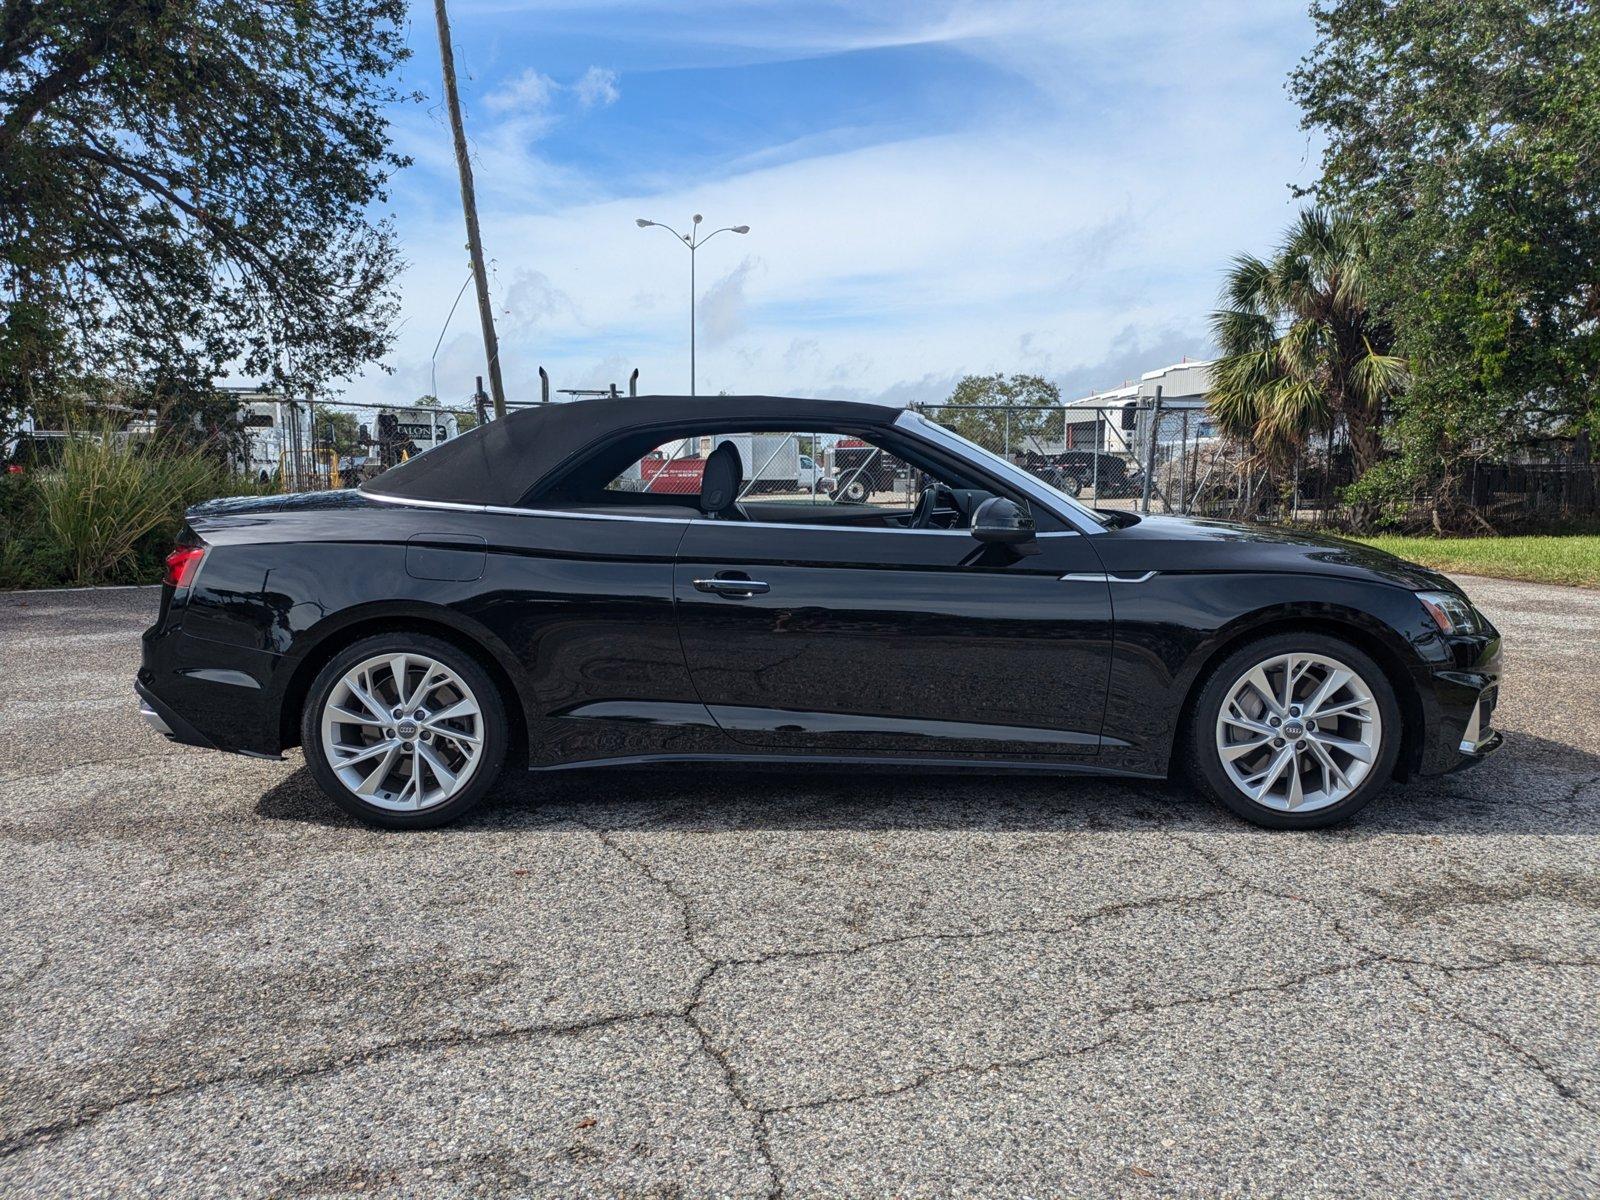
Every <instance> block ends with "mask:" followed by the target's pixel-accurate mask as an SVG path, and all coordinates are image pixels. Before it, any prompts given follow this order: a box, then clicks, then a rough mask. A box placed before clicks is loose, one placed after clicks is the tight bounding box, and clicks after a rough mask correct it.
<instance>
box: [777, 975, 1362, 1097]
mask: <svg viewBox="0 0 1600 1200" xmlns="http://www.w3.org/2000/svg"><path fill="white" fill-rule="evenodd" d="M1378 961H1379V960H1378V959H1377V958H1376V957H1373V958H1367V959H1362V960H1360V961H1358V962H1353V963H1340V964H1338V965H1336V966H1329V967H1323V968H1320V969H1318V970H1316V971H1308V972H1306V973H1304V974H1301V975H1296V976H1295V977H1294V978H1292V979H1285V980H1281V981H1279V982H1278V983H1272V984H1261V985H1258V986H1249V987H1238V988H1229V989H1227V990H1226V991H1222V992H1215V993H1209V994H1207V995H1204V996H1191V997H1184V998H1182V999H1179V1000H1171V1001H1167V1002H1164V1003H1156V1002H1152V1003H1148V1004H1130V1005H1127V1006H1124V1007H1120V1008H1109V1009H1103V1010H1102V1011H1101V1015H1100V1017H1099V1018H1098V1020H1097V1021H1096V1025H1097V1027H1099V1028H1102V1029H1103V1028H1105V1027H1106V1026H1108V1025H1111V1024H1112V1023H1113V1022H1115V1021H1116V1020H1117V1019H1118V1018H1121V1017H1127V1016H1139V1015H1144V1014H1147V1013H1155V1012H1162V1011H1165V1010H1167V1009H1173V1008H1185V1007H1194V1006H1202V1005H1207V1004H1220V1003H1224V1002H1226V1001H1229V1000H1236V999H1239V998H1241V997H1244V996H1249V995H1257V994H1262V993H1270V992H1285V991H1291V990H1293V989H1295V988H1298V987H1304V986H1305V985H1306V984H1308V983H1314V982H1316V981H1317V980H1319V979H1326V978H1328V977H1330V976H1333V975H1340V974H1344V973H1347V972H1351V971H1360V970H1364V969H1365V968H1367V967H1370V966H1372V965H1373V964H1374V963H1375V962H1378ZM1123 1037H1124V1033H1123V1032H1122V1031H1120V1030H1115V1029H1113V1030H1111V1031H1110V1032H1107V1033H1106V1034H1105V1035H1104V1036H1103V1037H1099V1038H1096V1039H1095V1040H1093V1041H1091V1042H1088V1043H1086V1044H1084V1045H1081V1046H1058V1047H1054V1048H1051V1049H1046V1050H1040V1051H1037V1052H1035V1053H1032V1054H1026V1055H1020V1056H1018V1057H1015V1058H1006V1059H997V1060H994V1061H992V1062H985V1063H957V1064H955V1065H953V1066H949V1067H937V1068H934V1069H931V1070H927V1071H923V1072H920V1073H919V1074H917V1075H916V1076H914V1077H913V1078H912V1079H910V1080H908V1081H907V1082H905V1083H900V1084H895V1085H893V1086H891V1087H884V1088H873V1089H869V1090H867V1091H862V1092H852V1093H849V1094H846V1095H842V1096H823V1097H819V1098H817V1099H814V1100H799V1101H795V1102H794V1103H792V1104H779V1105H769V1106H766V1107H764V1108H762V1109H760V1111H761V1112H763V1113H765V1114H767V1115H768V1116H778V1115H786V1114H789V1113H794V1112H803V1111H806V1110H809V1109H817V1108H827V1107H830V1106H833V1105H840V1104H856V1103H860V1102H861V1101H863V1100H882V1099H888V1098H891V1097H895V1096H903V1095H905V1094H906V1093H908V1092H914V1091H916V1090H917V1089H918V1088H922V1087H926V1086H927V1085H928V1084H930V1083H934V1082H936V1081H938V1080H941V1079H947V1078H950V1077H951V1076H956V1075H973V1076H983V1075H989V1074H993V1073H996V1072H1000V1071H1018V1070H1025V1069H1027V1068H1028V1067H1033V1066H1037V1065H1038V1064H1040V1063H1043V1062H1050V1061H1053V1060H1057V1059H1070V1058H1077V1057H1080V1056H1082V1055H1085V1054H1089V1053H1092V1052H1093V1051H1096V1050H1099V1049H1102V1048H1104V1047H1106V1046H1109V1045H1111V1044H1112V1043H1114V1042H1117V1041H1119V1040H1121V1039H1122V1038H1123Z"/></svg>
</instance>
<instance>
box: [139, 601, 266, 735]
mask: <svg viewBox="0 0 1600 1200" xmlns="http://www.w3.org/2000/svg"><path fill="white" fill-rule="evenodd" d="M283 666H284V661H283V659H282V656H280V655H275V654H268V653H265V652H263V651H259V650H248V649H245V648H243V647H239V646H229V645H227V644H225V643H221V642H216V641H212V640H211V639H209V638H196V637H191V636H189V635H187V634H185V633H184V632H183V631H182V630H181V629H160V628H159V627H157V628H155V629H152V630H150V631H149V632H147V633H146V634H145V635H144V659H143V662H142V663H141V665H140V667H139V673H138V675H137V677H136V678H135V681H134V685H133V688H134V691H135V693H137V695H138V697H139V711H140V715H141V716H143V717H144V720H145V723H146V724H147V725H149V726H150V727H151V728H152V729H154V730H155V731H156V732H157V733H159V734H161V735H162V736H163V737H166V738H169V739H170V740H172V741H174V742H178V743H180V744H182V745H185V746H204V747H206V748H208V749H212V750H226V751H230V752H232V753H235V754H248V755H251V756H252V757H257V758H278V757H280V756H281V754H282V752H283V738H282V735H281V730H280V724H279V699H278V697H279V693H280V691H281V688H282V685H283V679H282V677H281V671H282V668H283Z"/></svg>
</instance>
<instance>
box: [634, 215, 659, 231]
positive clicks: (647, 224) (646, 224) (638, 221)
mask: <svg viewBox="0 0 1600 1200" xmlns="http://www.w3.org/2000/svg"><path fill="white" fill-rule="evenodd" d="M633 223H634V224H635V225H637V226H638V227H639V228H640V229H649V228H650V226H652V225H654V224H655V222H654V221H646V220H645V219H644V218H643V217H637V218H635V219H634V222H633Z"/></svg>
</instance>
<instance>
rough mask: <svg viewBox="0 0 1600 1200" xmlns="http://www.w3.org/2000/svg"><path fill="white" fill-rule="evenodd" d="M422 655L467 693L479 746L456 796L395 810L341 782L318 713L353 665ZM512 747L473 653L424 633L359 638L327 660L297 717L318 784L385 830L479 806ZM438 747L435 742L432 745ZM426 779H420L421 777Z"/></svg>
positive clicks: (444, 821)
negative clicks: (448, 673)
mask: <svg viewBox="0 0 1600 1200" xmlns="http://www.w3.org/2000/svg"><path fill="white" fill-rule="evenodd" d="M401 653H404V654H415V655H419V656H422V655H425V656H427V657H428V658H431V659H434V660H436V661H437V662H439V663H440V664H442V665H444V666H446V667H448V668H449V669H450V670H451V671H453V672H455V673H456V674H457V675H458V676H460V678H461V680H462V682H464V683H465V684H466V685H467V687H468V688H470V689H471V692H472V696H473V699H475V700H476V702H477V706H478V710H479V717H480V722H481V727H480V731H479V732H480V734H481V737H482V743H483V744H482V747H481V749H480V751H479V758H478V761H477V766H476V767H475V768H474V774H473V776H472V778H471V779H469V780H468V781H467V783H466V785H465V786H464V787H462V789H461V790H460V791H459V792H457V793H456V794H455V795H452V796H450V797H449V798H448V799H446V800H444V801H442V802H440V803H439V804H437V805H435V806H433V807H431V808H423V809H418V810H414V811H397V810H394V809H389V808H384V807H382V806H381V805H378V804H373V803H369V802H368V801H366V800H363V799H362V798H361V797H359V796H357V795H356V794H355V793H354V792H352V791H351V790H350V789H349V788H348V787H346V786H345V784H344V783H343V782H342V781H341V780H340V779H339V776H338V775H337V774H336V773H335V772H334V769H333V766H332V765H331V764H330V763H329V761H328V757H327V753H326V751H325V749H324V747H323V744H322V713H323V709H324V707H325V706H326V705H327V703H328V697H329V695H330V693H331V692H332V691H333V689H334V687H335V686H336V685H337V684H338V683H339V681H340V679H341V678H343V676H344V675H345V673H346V672H347V671H349V670H350V669H351V668H352V667H355V666H356V665H357V664H359V663H361V662H363V661H365V660H366V659H369V658H375V657H378V656H381V655H388V654H401ZM509 743H510V726H509V724H508V722H507V720H506V708H505V699H504V697H502V696H501V694H500V689H499V687H497V686H496V685H495V682H494V680H493V679H492V678H491V677H490V676H489V673H488V672H487V671H486V670H484V669H483V666H482V665H481V664H480V663H479V662H478V660H477V659H476V658H474V657H473V656H472V655H471V654H468V653H467V652H466V651H464V650H462V649H461V648H460V647H459V646H456V645H454V644H453V643H451V642H447V641H444V640H443V639H442V638H437V637H432V636H430V635H428V634H424V633H406V632H399V631H397V632H395V633H380V634H375V635H373V636H371V637H365V638H362V639H361V640H360V641H357V642H354V643H352V644H351V645H349V646H347V647H345V649H343V650H341V651H340V652H339V653H338V654H336V655H334V656H333V658H332V659H330V660H329V661H328V663H327V665H325V666H324V667H323V668H322V670H321V671H319V672H318V673H317V677H316V679H315V680H314V681H313V682H312V684H311V689H310V691H309V692H308V693H307V694H306V704H305V708H304V710H303V711H302V712H301V714H300V745H301V747H302V749H303V750H304V751H305V756H306V765H307V766H308V767H309V768H310V769H311V775H312V778H314V779H315V780H316V781H317V786H318V787H320V788H321V789H322V790H323V792H324V793H325V794H326V795H327V796H328V798H329V799H330V800H332V801H333V802H334V803H335V804H337V805H338V806H339V807H340V808H342V809H343V810H344V811H345V812H347V813H349V814H350V815H351V816H354V817H359V818H360V819H361V820H363V821H365V822H367V823H368V824H371V825H378V826H381V827H383V828H385V829H433V828H436V827H438V826H440V825H448V824H449V823H450V822H452V821H457V820H459V819H461V818H462V817H464V816H466V815H467V814H468V813H469V812H471V811H472V810H473V809H475V808H477V807H478V805H479V804H481V803H482V802H483V798H484V797H485V796H486V795H487V794H488V792H489V789H490V788H492V787H493V786H494V784H495V780H496V779H497V778H498V777H499V774H500V768H501V767H502V766H503V765H504V764H505V758H506V747H507V746H508V744H509ZM436 746H437V743H436ZM425 778H426V776H424V779H425Z"/></svg>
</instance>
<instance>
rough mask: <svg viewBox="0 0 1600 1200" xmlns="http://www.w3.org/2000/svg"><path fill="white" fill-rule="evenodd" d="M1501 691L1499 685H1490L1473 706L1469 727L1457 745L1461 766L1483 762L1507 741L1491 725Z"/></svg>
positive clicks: (1468, 722)
mask: <svg viewBox="0 0 1600 1200" xmlns="http://www.w3.org/2000/svg"><path fill="white" fill-rule="evenodd" d="M1499 692H1500V689H1499V686H1498V685H1493V684H1492V685H1490V686H1489V687H1487V688H1485V689H1484V690H1483V692H1482V693H1481V694H1480V695H1479V697H1478V702H1477V703H1476V704H1474V705H1473V706H1472V716H1471V717H1469V718H1468V719H1467V727H1466V729H1464V730H1463V731H1462V733H1461V744H1460V745H1459V746H1457V747H1456V749H1457V751H1458V752H1459V753H1460V755H1461V762H1460V764H1459V765H1460V766H1463V767H1470V766H1475V765H1477V764H1478V763H1481V762H1482V761H1483V760H1484V759H1486V758H1488V757H1489V755H1491V754H1493V753H1494V752H1495V751H1496V750H1498V749H1500V746H1501V744H1502V743H1503V742H1504V741H1505V738H1504V737H1503V736H1502V735H1501V733H1500V731H1499V730H1498V729H1493V728H1491V727H1490V722H1491V721H1492V720H1493V719H1494V709H1495V705H1496V703H1497V702H1498V701H1499V698H1500V695H1499Z"/></svg>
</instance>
